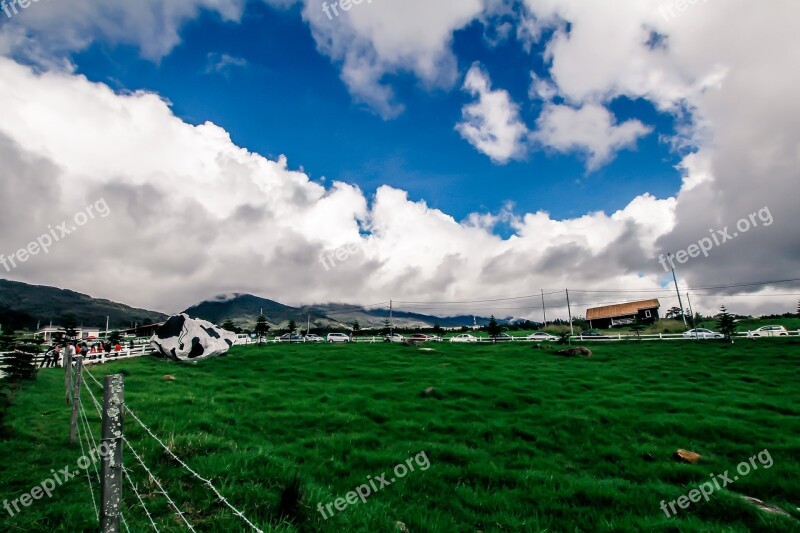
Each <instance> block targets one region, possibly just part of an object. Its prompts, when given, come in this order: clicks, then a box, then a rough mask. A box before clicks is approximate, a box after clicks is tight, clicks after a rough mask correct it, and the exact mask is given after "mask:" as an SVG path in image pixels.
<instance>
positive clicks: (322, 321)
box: [184, 293, 489, 329]
mask: <svg viewBox="0 0 800 533" xmlns="http://www.w3.org/2000/svg"><path fill="white" fill-rule="evenodd" d="M262 310H263V313H264V316H265V317H266V318H267V322H269V323H270V325H272V326H273V328H283V327H286V325H287V324H288V323H289V320H294V321H295V322H296V323H297V324H298V326H301V327H304V325H305V323H306V320H308V319H309V318H310V320H311V326H312V328H323V329H337V328H349V327H350V325H351V324H352V323H353V322H355V321H356V320H357V321H358V323H359V324H360V325H361V327H362V328H379V327H381V326H383V324H384V322H385V321H386V320H388V318H389V310H388V309H384V308H380V309H366V308H363V307H358V306H355V305H348V304H336V303H331V304H322V305H307V306H303V307H291V306H288V305H284V304H282V303H279V302H276V301H274V300H268V299H266V298H261V297H258V296H253V295H252V294H239V293H235V294H230V295H221V296H217V297H215V298H213V299H211V300H206V301H204V302H201V303H199V304H197V305H195V306H192V307H190V308H188V309H186V310H185V311H184V313H186V314H187V315H189V316H191V317H195V318H202V319H203V320H208V321H209V322H213V323H215V324H222V323H223V322H225V321H226V320H230V321H232V322H233V323H234V324H235V325H237V326H239V327H241V328H245V329H249V328H252V327H253V325H254V324H255V323H256V319H258V315H259V314H260V313H261V312H262ZM475 320H476V321H477V323H478V325H480V326H482V325H486V324H488V323H489V319H488V318H486V317H475ZM392 322H393V324H394V325H395V326H396V327H400V328H425V327H433V326H434V325H436V324H439V325H440V326H442V327H460V326H468V325H472V323H473V317H472V315H468V316H467V315H463V316H454V317H437V316H431V315H423V314H420V313H410V312H404V311H394V312H393V313H392Z"/></svg>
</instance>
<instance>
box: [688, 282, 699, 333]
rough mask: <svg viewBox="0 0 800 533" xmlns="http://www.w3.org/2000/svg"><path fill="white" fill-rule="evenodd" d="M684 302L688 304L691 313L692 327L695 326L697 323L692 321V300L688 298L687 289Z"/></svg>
mask: <svg viewBox="0 0 800 533" xmlns="http://www.w3.org/2000/svg"><path fill="white" fill-rule="evenodd" d="M686 303H687V304H689V313H690V314H691V315H692V327H693V328H696V327H697V324H695V322H694V309H692V300H691V299H690V298H689V291H686Z"/></svg>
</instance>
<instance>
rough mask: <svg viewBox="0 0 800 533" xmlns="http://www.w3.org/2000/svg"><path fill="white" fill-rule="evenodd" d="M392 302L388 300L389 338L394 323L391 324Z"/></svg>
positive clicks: (392, 331)
mask: <svg viewBox="0 0 800 533" xmlns="http://www.w3.org/2000/svg"><path fill="white" fill-rule="evenodd" d="M393 304H394V302H392V300H389V336H390V337H391V336H392V335H394V322H392V306H393Z"/></svg>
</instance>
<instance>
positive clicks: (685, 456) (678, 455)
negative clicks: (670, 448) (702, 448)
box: [672, 449, 702, 465]
mask: <svg viewBox="0 0 800 533" xmlns="http://www.w3.org/2000/svg"><path fill="white" fill-rule="evenodd" d="M701 457H702V455H700V454H699V453H695V452H690V451H687V450H684V449H678V450H677V451H676V452H675V453H674V454H672V458H673V459H675V460H676V461H680V462H682V463H689V464H693V465H696V464H697V463H698V462H700V458H701Z"/></svg>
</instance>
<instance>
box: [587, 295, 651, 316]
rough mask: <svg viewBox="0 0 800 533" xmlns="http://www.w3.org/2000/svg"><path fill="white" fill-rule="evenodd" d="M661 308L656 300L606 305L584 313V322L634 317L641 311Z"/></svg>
mask: <svg viewBox="0 0 800 533" xmlns="http://www.w3.org/2000/svg"><path fill="white" fill-rule="evenodd" d="M659 307H661V303H660V302H659V301H658V300H657V299H653V300H640V301H638V302H628V303H624V304H615V305H606V306H604V307H593V308H591V309H588V310H587V311H586V320H597V319H599V318H613V317H618V316H628V315H635V314H636V313H638V312H639V311H640V310H641V309H652V308H659Z"/></svg>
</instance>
